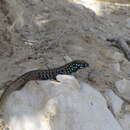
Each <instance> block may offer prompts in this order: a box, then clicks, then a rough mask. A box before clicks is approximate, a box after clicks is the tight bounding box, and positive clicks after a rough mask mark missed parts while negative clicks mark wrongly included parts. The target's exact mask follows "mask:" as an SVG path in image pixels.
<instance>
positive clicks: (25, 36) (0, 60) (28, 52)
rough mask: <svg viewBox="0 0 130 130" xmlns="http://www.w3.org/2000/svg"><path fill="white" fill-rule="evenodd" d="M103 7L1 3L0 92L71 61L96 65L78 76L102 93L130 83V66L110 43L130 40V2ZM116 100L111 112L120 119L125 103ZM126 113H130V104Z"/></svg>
mask: <svg viewBox="0 0 130 130" xmlns="http://www.w3.org/2000/svg"><path fill="white" fill-rule="evenodd" d="M100 1H102V2H99V1H96V0H0V87H1V86H3V84H4V83H5V82H6V81H9V80H14V79H15V78H16V77H18V76H20V75H21V74H23V73H24V72H26V71H29V70H32V69H36V68H42V69H46V68H53V67H58V66H60V65H63V64H65V63H67V62H68V61H70V60H71V59H72V60H74V59H83V60H86V61H87V62H88V63H89V64H90V67H89V69H84V70H83V71H80V72H79V73H76V74H75V76H76V77H77V78H78V79H80V80H83V81H86V82H87V83H89V84H91V85H92V86H94V87H95V88H97V89H98V90H101V92H104V91H105V90H106V88H109V89H111V88H112V87H114V85H115V82H116V81H119V80H122V79H126V80H130V62H129V61H128V60H127V59H126V58H125V56H124V54H123V53H122V51H121V50H120V49H119V48H116V47H115V46H111V45H110V44H111V43H110V42H108V41H106V39H107V38H108V37H115V36H121V37H129V36H130V29H129V17H130V2H129V0H100ZM104 1H110V2H104ZM1 92H2V91H0V93H1ZM25 93H26V92H25ZM117 95H119V94H117ZM127 95H128V94H127ZM32 96H33V94H32ZM46 96H47V97H48V96H49V95H46ZM114 97H115V96H114ZM44 98H46V97H44ZM116 99H117V98H112V102H111V105H110V107H111V108H112V105H113V106H116V107H114V110H115V112H116V113H117V115H118V112H120V105H121V103H120V102H119V103H117V101H118V100H116ZM115 103H117V104H115ZM123 105H124V104H123ZM117 108H119V109H117ZM123 108H124V109H125V111H127V112H128V111H130V105H129V104H127V103H125V107H124V106H123ZM110 110H111V109H110ZM123 114H126V113H123ZM114 115H116V114H114ZM126 115H127V114H126ZM123 117H124V116H123ZM123 117H121V119H122V120H124V124H123V126H122V127H123V128H125V127H124V126H125V125H126V126H127V123H126V124H125V122H126V121H125V118H123ZM115 118H116V119H117V120H118V118H119V117H116V116H115ZM32 120H33V119H32ZM30 121H31V120H30ZM97 121H98V119H97ZM95 122H96V121H95ZM1 124H3V126H5V125H4V123H1V122H0V126H1ZM29 124H30V123H28V125H29ZM121 125H122V123H121ZM1 129H2V130H4V127H3V128H2V127H0V130H1ZM105 130H106V129H105ZM114 130H115V129H114ZM124 130H126V129H124Z"/></svg>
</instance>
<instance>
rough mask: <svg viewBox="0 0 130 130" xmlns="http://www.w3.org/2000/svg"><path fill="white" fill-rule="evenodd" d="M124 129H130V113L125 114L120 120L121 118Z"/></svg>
mask: <svg viewBox="0 0 130 130" xmlns="http://www.w3.org/2000/svg"><path fill="white" fill-rule="evenodd" d="M119 122H120V124H121V126H122V128H123V130H130V113H128V114H125V115H124V116H123V117H122V118H121V119H120V120H119Z"/></svg>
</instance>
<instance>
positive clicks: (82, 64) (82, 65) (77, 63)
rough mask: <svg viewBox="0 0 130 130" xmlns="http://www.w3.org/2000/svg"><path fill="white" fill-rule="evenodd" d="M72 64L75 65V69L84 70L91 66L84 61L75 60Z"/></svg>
mask: <svg viewBox="0 0 130 130" xmlns="http://www.w3.org/2000/svg"><path fill="white" fill-rule="evenodd" d="M72 64H73V67H74V68H77V69H83V68H86V67H89V64H88V63H87V62H86V61H84V60H74V61H73V62H72Z"/></svg>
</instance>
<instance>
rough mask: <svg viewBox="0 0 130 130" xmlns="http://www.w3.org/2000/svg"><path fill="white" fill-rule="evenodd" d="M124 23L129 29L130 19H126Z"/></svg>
mask: <svg viewBox="0 0 130 130" xmlns="http://www.w3.org/2000/svg"><path fill="white" fill-rule="evenodd" d="M126 22H127V24H126V26H127V27H128V28H130V18H128V19H127V21H126Z"/></svg>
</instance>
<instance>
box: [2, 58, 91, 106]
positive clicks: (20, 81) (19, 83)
mask: <svg viewBox="0 0 130 130" xmlns="http://www.w3.org/2000/svg"><path fill="white" fill-rule="evenodd" d="M86 67H89V64H88V63H87V62H85V61H84V60H74V61H71V62H69V63H67V64H65V65H63V66H61V67H57V68H53V69H46V70H42V69H37V70H32V71H29V72H26V73H24V74H23V75H21V76H19V77H18V78H16V80H14V81H12V82H11V83H10V84H9V85H7V86H6V88H5V90H4V92H3V93H2V95H1V97H0V106H2V105H3V103H4V101H5V100H6V99H7V97H8V96H9V95H10V94H11V93H12V92H14V91H16V90H21V89H22V88H23V87H24V85H25V84H26V83H27V82H28V81H31V80H56V76H57V75H58V74H66V75H71V74H72V73H74V72H76V71H78V70H79V69H83V68H86Z"/></svg>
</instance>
